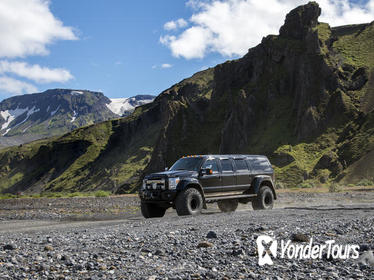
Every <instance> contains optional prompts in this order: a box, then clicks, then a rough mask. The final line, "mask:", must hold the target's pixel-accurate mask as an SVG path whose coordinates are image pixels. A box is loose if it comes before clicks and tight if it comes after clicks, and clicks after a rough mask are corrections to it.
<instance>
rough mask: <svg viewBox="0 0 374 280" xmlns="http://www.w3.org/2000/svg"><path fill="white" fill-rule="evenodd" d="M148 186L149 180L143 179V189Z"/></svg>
mask: <svg viewBox="0 0 374 280" xmlns="http://www.w3.org/2000/svg"><path fill="white" fill-rule="evenodd" d="M146 187H147V180H146V179H144V180H143V184H142V187H141V189H142V190H145V188H146Z"/></svg>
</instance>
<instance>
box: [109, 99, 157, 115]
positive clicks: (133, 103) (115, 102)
mask: <svg viewBox="0 0 374 280" xmlns="http://www.w3.org/2000/svg"><path fill="white" fill-rule="evenodd" d="M153 99H154V98H148V99H138V98H137V97H129V98H113V99H110V101H111V102H110V103H109V104H106V106H107V108H108V109H109V110H110V111H112V112H113V113H114V114H117V115H119V116H123V115H125V114H126V113H130V112H132V111H134V110H135V108H136V107H138V106H141V105H144V104H147V103H150V102H152V101H153Z"/></svg>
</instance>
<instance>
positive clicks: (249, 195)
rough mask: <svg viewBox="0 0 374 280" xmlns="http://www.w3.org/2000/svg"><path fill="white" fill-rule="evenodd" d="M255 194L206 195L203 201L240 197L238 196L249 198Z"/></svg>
mask: <svg viewBox="0 0 374 280" xmlns="http://www.w3.org/2000/svg"><path fill="white" fill-rule="evenodd" d="M256 196H257V194H239V195H227V196H211V197H206V198H205V202H207V203H209V202H216V201H218V200H226V199H240V198H251V197H256Z"/></svg>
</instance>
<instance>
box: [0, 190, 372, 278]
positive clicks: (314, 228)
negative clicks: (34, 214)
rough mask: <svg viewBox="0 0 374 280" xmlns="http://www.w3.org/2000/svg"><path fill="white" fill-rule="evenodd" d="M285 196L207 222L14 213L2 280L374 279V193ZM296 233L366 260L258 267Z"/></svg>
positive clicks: (209, 216)
mask: <svg viewBox="0 0 374 280" xmlns="http://www.w3.org/2000/svg"><path fill="white" fill-rule="evenodd" d="M354 195H355V194H354ZM360 195H361V194H360ZM282 196H283V197H284V200H283V201H282V200H280V201H279V203H278V207H283V208H277V209H273V210H271V211H253V210H250V207H243V206H241V208H240V209H239V210H238V211H237V212H234V213H220V212H219V211H217V208H216V206H212V207H209V208H208V210H205V211H204V212H203V214H202V215H200V216H197V217H178V216H176V214H175V212H174V211H171V210H170V211H167V213H166V215H165V217H164V218H156V219H148V220H146V219H143V218H142V217H141V216H140V214H139V211H134V213H133V214H131V215H129V216H126V215H127V214H126V215H125V219H122V220H119V219H118V216H117V215H115V216H114V219H115V220H102V219H101V218H99V219H97V220H96V221H94V220H85V219H82V220H67V219H65V218H63V219H60V220H56V219H54V218H51V219H49V220H48V219H46V218H45V217H47V215H46V216H44V214H41V215H40V217H44V218H43V219H41V220H31V219H29V220H27V219H24V220H21V221H19V220H15V219H13V218H14V217H13V216H12V215H13V214H15V213H16V210H14V209H13V210H12V211H14V212H11V215H10V216H11V218H10V219H6V215H5V214H4V215H3V217H4V220H3V221H0V279H374V262H373V252H372V248H374V235H373V232H374V231H373V230H374V215H373V213H374V210H373V209H374V199H373V200H372V201H368V198H370V197H373V195H372V194H371V193H366V197H365V200H363V201H362V202H364V203H360V204H358V203H357V202H356V201H353V200H351V203H344V202H345V201H343V200H344V199H345V197H346V195H345V194H336V196H335V198H336V200H335V202H336V203H335V204H333V203H325V204H324V205H321V203H323V202H324V200H323V199H322V198H321V195H319V194H318V195H310V196H308V195H307V196H304V194H302V195H300V196H297V195H295V194H292V195H290V197H293V199H295V198H296V199H297V201H298V205H297V203H285V201H286V202H287V199H290V198H288V197H286V194H282ZM280 197H281V196H280ZM326 197H327V198H326V199H325V200H326V201H327V200H328V199H331V198H333V196H331V195H330V194H329V195H327V196H326ZM348 197H349V196H348ZM108 199H109V198H108ZM116 199H118V198H116ZM122 199H123V200H128V201H127V202H122V204H121V205H131V204H132V203H133V198H128V197H123V198H122ZM76 201H79V200H76ZM91 201H92V204H94V203H95V199H92V200H91ZM48 203H51V202H48ZM340 204H341V205H340ZM65 205H66V204H65ZM316 205H319V206H316ZM86 206H89V203H88V202H87V205H86ZM86 206H85V207H86ZM51 207H53V206H51ZM287 207H289V208H287ZM75 209H76V208H75ZM4 211H5V210H4ZM44 211H48V209H46V210H44ZM23 217H26V216H23ZM295 234H300V235H305V236H307V237H311V238H313V242H314V243H315V244H322V243H324V242H325V241H326V240H330V239H334V240H335V241H336V243H338V244H358V245H361V246H362V248H364V249H365V250H361V252H360V259H358V260H352V259H346V260H344V259H330V260H328V259H326V258H322V259H316V260H299V259H296V260H294V259H281V258H276V259H274V265H272V266H269V265H265V266H259V265H258V255H257V246H256V239H257V237H258V236H259V235H269V236H273V237H274V238H275V239H277V240H280V239H285V240H286V239H290V238H291V237H292V236H293V235H295ZM213 236H214V237H213ZM297 244H302V243H297ZM7 245H14V249H13V250H9V249H5V246H7ZM47 246H50V248H49V247H48V248H49V249H46V247H47ZM50 249H51V250H50Z"/></svg>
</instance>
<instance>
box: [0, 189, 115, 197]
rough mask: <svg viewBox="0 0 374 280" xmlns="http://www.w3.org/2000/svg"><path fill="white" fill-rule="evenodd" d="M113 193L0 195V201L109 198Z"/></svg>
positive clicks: (99, 191)
mask: <svg viewBox="0 0 374 280" xmlns="http://www.w3.org/2000/svg"><path fill="white" fill-rule="evenodd" d="M111 194H112V193H111V192H109V191H103V190H98V191H93V192H41V193H35V194H19V195H16V194H11V193H4V194H0V199H18V198H69V197H109V196H110V195H111Z"/></svg>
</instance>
